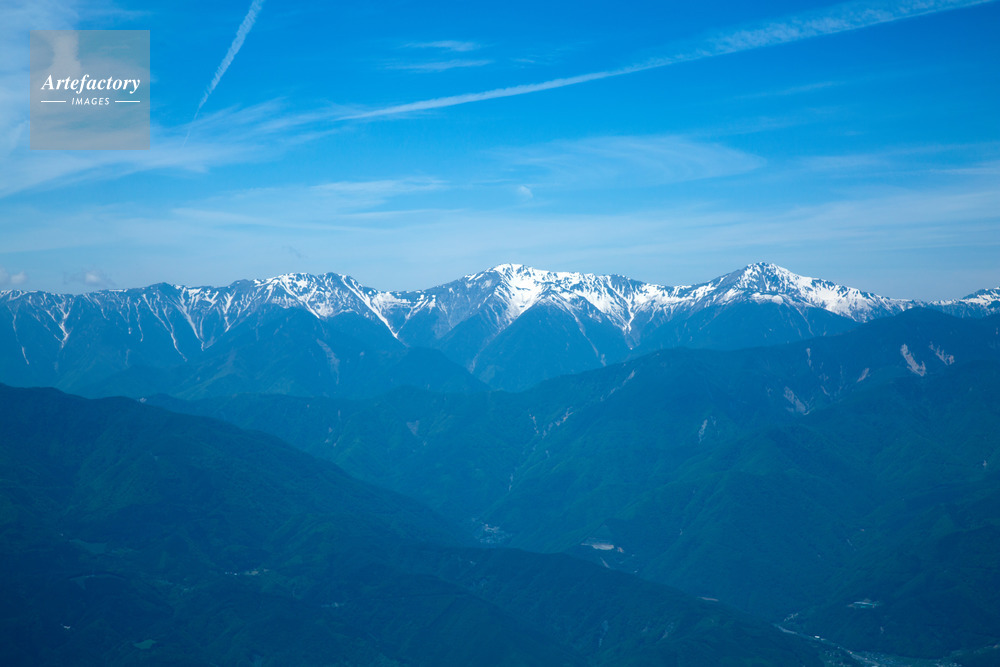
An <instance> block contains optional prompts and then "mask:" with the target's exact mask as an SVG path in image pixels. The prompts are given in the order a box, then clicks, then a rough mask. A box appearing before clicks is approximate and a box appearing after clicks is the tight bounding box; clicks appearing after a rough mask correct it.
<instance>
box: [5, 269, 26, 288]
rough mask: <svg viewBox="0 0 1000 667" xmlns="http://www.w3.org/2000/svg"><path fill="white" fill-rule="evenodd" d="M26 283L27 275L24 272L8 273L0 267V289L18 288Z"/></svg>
mask: <svg viewBox="0 0 1000 667" xmlns="http://www.w3.org/2000/svg"><path fill="white" fill-rule="evenodd" d="M27 281H28V274H27V273H25V272H24V271H18V272H17V273H14V274H12V273H10V272H9V271H7V269H5V268H4V267H2V266H0V287H2V288H6V287H20V286H21V285H23V284H24V283H26V282H27Z"/></svg>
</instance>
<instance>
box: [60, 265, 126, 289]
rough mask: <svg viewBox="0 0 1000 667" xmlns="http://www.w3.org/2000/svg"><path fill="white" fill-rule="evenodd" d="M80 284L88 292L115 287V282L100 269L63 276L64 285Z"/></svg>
mask: <svg viewBox="0 0 1000 667" xmlns="http://www.w3.org/2000/svg"><path fill="white" fill-rule="evenodd" d="M73 283H79V284H82V285H83V286H84V288H85V289H87V290H100V289H110V288H112V287H115V282H114V281H113V280H111V278H110V277H109V276H108V275H107V274H106V273H105V272H104V271H102V270H100V269H83V270H81V271H77V272H76V273H66V274H63V284H65V285H72V284H73Z"/></svg>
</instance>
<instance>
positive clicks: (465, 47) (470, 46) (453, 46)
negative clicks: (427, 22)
mask: <svg viewBox="0 0 1000 667" xmlns="http://www.w3.org/2000/svg"><path fill="white" fill-rule="evenodd" d="M406 46H407V47H409V48H411V49H441V50H443V51H455V52H457V53H466V52H468V51H477V50H479V49H480V48H482V45H481V44H479V43H478V42H463V41H458V40H454V39H442V40H439V41H436V42H410V43H408V44H406Z"/></svg>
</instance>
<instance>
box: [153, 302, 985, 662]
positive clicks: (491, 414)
mask: <svg viewBox="0 0 1000 667" xmlns="http://www.w3.org/2000/svg"><path fill="white" fill-rule="evenodd" d="M997 358H998V346H997V339H996V329H995V323H994V322H992V321H991V320H986V321H978V322H970V321H961V320H957V319H955V318H951V317H947V316H944V315H941V314H938V313H930V312H927V311H922V312H919V311H918V312H910V313H905V314H904V315H902V316H899V317H896V318H891V319H886V320H881V321H877V322H873V323H871V324H869V325H866V326H864V327H861V328H859V329H857V330H855V331H852V332H849V333H847V334H844V335H841V336H833V337H827V338H822V339H816V340H813V341H806V342H803V343H796V344H792V345H786V346H778V347H774V348H760V349H757V350H742V351H733V352H719V351H705V350H698V351H692V350H669V351H663V352H659V353H657V354H654V355H650V356H648V357H644V358H642V359H639V360H636V361H634V362H629V363H627V364H623V365H620V366H615V367H609V368H607V369H603V370H600V371H594V372H591V373H584V374H581V375H576V376H567V377H563V378H559V379H556V380H552V381H549V382H547V383H544V384H542V385H539V386H538V387H537V388H535V389H533V390H531V391H529V392H525V393H522V394H506V393H489V394H478V395H464V396H463V395H440V394H431V393H426V392H420V391H416V390H399V391H397V392H395V393H392V394H389V395H387V396H385V397H382V398H379V399H373V400H370V401H332V400H323V399H303V400H299V399H293V398H289V397H277V396H268V397H249V396H244V397H236V398H233V399H226V400H218V401H210V402H203V403H199V404H180V403H172V406H173V407H174V408H176V409H182V410H184V409H186V410H194V411H202V412H205V413H208V414H215V415H218V416H220V417H222V418H225V419H229V420H232V421H234V422H236V423H239V424H242V425H244V426H249V427H253V428H259V429H263V430H269V431H272V432H274V433H278V434H280V435H281V436H282V437H284V438H286V439H287V440H288V441H289V442H292V443H295V444H296V445H297V446H300V447H302V448H304V449H307V450H308V451H311V452H313V453H315V454H317V455H319V456H323V457H326V458H329V459H332V460H334V461H337V462H338V463H340V464H341V465H344V466H345V467H346V468H347V469H348V470H350V471H351V472H352V473H354V474H357V475H359V476H361V477H362V478H364V479H368V480H372V481H377V482H379V483H381V484H385V485H386V486H389V487H390V488H393V489H395V490H397V491H400V492H401V493H405V494H408V495H411V496H413V497H417V498H420V499H422V500H423V501H425V502H427V503H428V504H430V505H431V506H432V507H434V508H435V509H438V510H439V511H441V512H442V513H444V514H446V515H447V516H449V517H451V518H452V519H453V520H455V521H456V522H459V523H462V522H464V523H465V525H467V526H470V527H473V525H474V526H478V528H479V530H480V534H479V535H480V537H481V538H483V539H484V540H487V541H491V542H494V543H503V544H510V545H514V546H519V547H523V548H528V549H533V550H540V551H568V552H571V553H573V554H575V555H577V556H580V557H583V558H585V559H587V560H591V561H593V562H596V563H599V564H603V565H608V566H610V567H614V568H617V569H620V570H624V571H627V572H635V573H638V574H639V575H641V576H643V577H645V578H648V579H652V580H655V581H659V582H664V583H669V584H671V585H674V586H677V587H679V588H682V589H684V590H687V591H688V592H691V593H694V594H697V595H704V596H707V597H714V598H719V599H721V600H723V601H726V602H728V603H730V604H734V605H737V606H739V607H741V608H743V609H746V610H749V611H752V612H754V613H757V614H761V615H763V616H765V617H767V618H770V619H772V620H775V621H782V620H783V619H786V618H787V619H788V621H787V623H788V624H790V625H793V626H795V627H799V628H802V629H804V630H806V631H808V632H809V634H822V635H823V636H829V637H833V638H836V639H838V640H840V641H842V642H844V643H845V644H846V645H848V646H851V647H856V648H868V649H878V650H885V651H893V652H896V653H901V654H909V655H923V656H941V655H945V654H946V653H948V652H949V651H952V650H956V649H965V648H977V647H981V646H985V645H987V644H990V643H992V642H994V641H995V640H996V639H997V638H1000V617H998V616H997V614H996V610H997V609H998V608H1000V604H998V602H1000V600H998V599H996V597H995V594H994V593H993V591H996V590H1000V588H998V587H997V586H996V585H994V584H995V583H996V579H997V577H998V575H1000V566H998V564H997V562H996V560H995V559H993V558H991V557H990V555H989V554H991V553H993V552H994V546H995V540H996V537H995V536H996V534H997V530H998V529H1000V518H998V517H1000V512H998V511H997V509H998V507H997V504H996V502H997V493H996V491H995V490H996V489H997V488H998V484H997V482H998V478H997V477H996V475H997V472H996V470H997V466H998V465H1000V459H998V458H997V456H998V453H1000V440H998V436H997V434H998V433H1000V411H998V410H997V408H996V406H997V405H1000V401H998V399H1000V370H998V365H997V362H996V361H995V360H996V359H997ZM161 400H162V401H163V402H164V403H166V404H171V402H170V401H169V400H167V399H161ZM866 600H867V601H868V602H865V601H866ZM855 602H859V603H862V604H858V605H855V604H854V603H855ZM852 605H853V606H852Z"/></svg>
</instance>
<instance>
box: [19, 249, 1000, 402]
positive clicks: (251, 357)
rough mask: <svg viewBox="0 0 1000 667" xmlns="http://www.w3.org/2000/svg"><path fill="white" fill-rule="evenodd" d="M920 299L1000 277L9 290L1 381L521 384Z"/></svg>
mask: <svg viewBox="0 0 1000 667" xmlns="http://www.w3.org/2000/svg"><path fill="white" fill-rule="evenodd" d="M916 307H926V308H933V309H936V310H940V311H943V312H946V313H949V314H953V315H957V316H959V317H983V316H986V315H988V314H990V313H993V312H998V311H1000V288H997V289H991V290H983V291H980V292H977V293H975V294H971V295H969V296H967V297H964V298H962V299H956V300H952V301H938V302H930V303H924V302H919V301H905V300H899V299H889V298H886V297H881V296H878V295H875V294H870V293H867V292H861V291H859V290H857V289H854V288H850V287H844V286H840V285H835V284H833V283H830V282H827V281H823V280H818V279H813V278H805V277H802V276H798V275H796V274H794V273H791V272H790V271H787V270H786V269H783V268H781V267H778V266H774V265H773V264H764V263H760V264H752V265H750V266H747V267H746V268H744V269H742V270H739V271H735V272H733V273H730V274H728V275H725V276H721V277H719V278H716V279H715V280H712V281H709V282H707V283H703V284H700V285H694V286H680V287H664V286H659V285H653V284H649V283H642V282H639V281H635V280H630V279H628V278H624V277H621V276H596V275H591V274H579V273H560V272H550V271H540V270H536V269H532V268H529V267H524V266H520V265H514V264H505V265H501V266H497V267H495V268H493V269H490V270H488V271H484V272H482V273H478V274H475V275H470V276H465V277H463V278H461V279H459V280H456V281H453V282H450V283H447V284H444V285H441V286H438V287H434V288H431V289H428V290H420V291H414V292H382V291H379V290H375V289H372V288H368V287H364V286H362V285H360V284H359V283H358V282H357V281H355V280H354V279H353V278H350V277H348V276H341V275H338V274H334V273H328V274H325V275H321V276H313V275H306V274H289V275H284V276H278V277H276V278H271V279H268V280H254V281H248V280H243V281H238V282H235V283H233V284H231V285H229V286H226V287H181V286H173V285H166V284H158V285H152V286H150V287H146V288H141V289H127V290H106V291H101V292H93V293H89V294H82V295H58V294H49V293H45V292H20V291H8V292H3V293H0V380H2V381H5V382H9V383H11V384H16V385H51V386H57V387H59V388H62V389H65V390H68V391H74V392H78V393H83V394H85V395H107V394H115V393H121V394H126V395H142V394H146V393H155V392H166V393H172V394H178V395H185V396H192V397H195V396H209V395H226V394H230V393H234V392H246V391H253V392H268V393H291V394H303V395H330V396H335V395H343V396H364V395H374V394H377V393H379V392H381V391H384V390H386V389H389V388H391V387H394V386H400V385H405V384H413V385H416V386H421V387H425V388H428V389H436V390H472V389H476V388H485V386H486V385H488V386H490V387H493V388H500V389H514V390H518V389H524V388H527V387H529V386H531V385H533V384H535V383H537V382H539V381H541V380H544V379H547V378H550V377H555V376H557V375H562V374H566V373H576V372H580V371H583V370H588V369H592V368H598V367H601V366H605V365H608V364H611V363H615V362H618V361H623V360H625V359H628V358H633V357H636V356H639V355H641V354H645V353H648V352H653V351H656V350H659V349H665V348H672V347H680V346H685V347H695V348H717V349H735V348H742V347H751V346H756V345H766V344H775V343H783V342H790V341H795V340H802V339H806V338H811V337H814V336H821V335H828V334H833V333H839V332H843V331H846V330H848V329H851V328H853V327H855V326H857V324H858V323H861V322H867V321H870V320H873V319H877V318H882V317H887V316H891V315H895V314H898V313H900V312H902V311H905V310H908V309H912V308H916ZM481 383H485V384H481Z"/></svg>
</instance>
